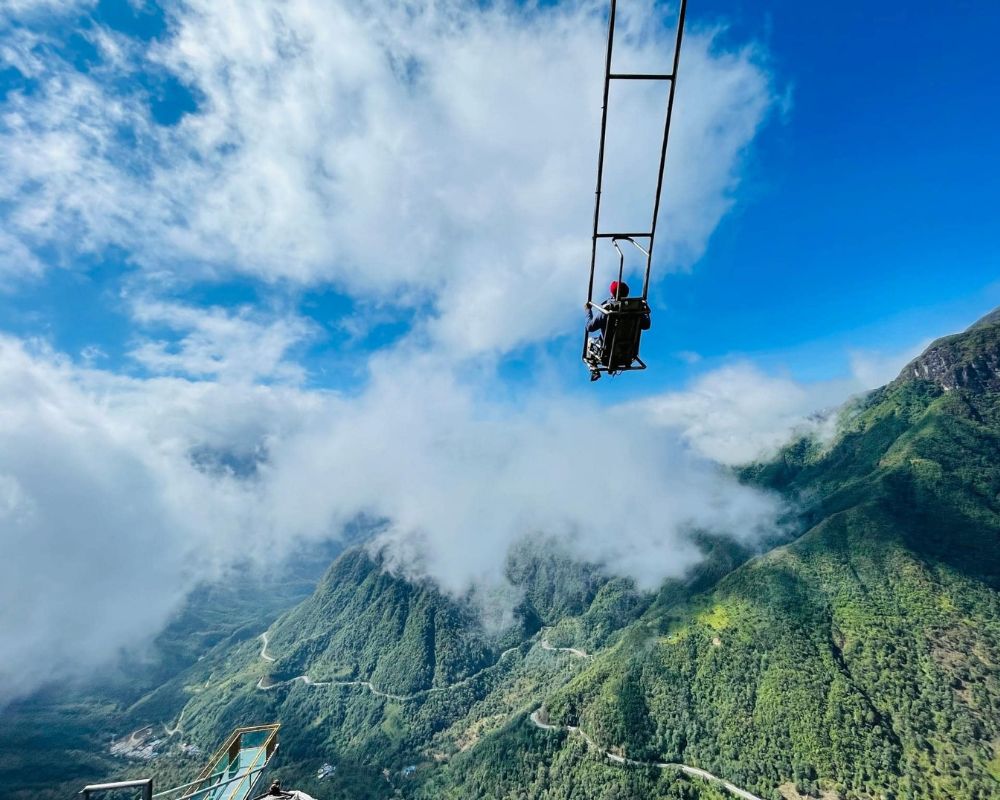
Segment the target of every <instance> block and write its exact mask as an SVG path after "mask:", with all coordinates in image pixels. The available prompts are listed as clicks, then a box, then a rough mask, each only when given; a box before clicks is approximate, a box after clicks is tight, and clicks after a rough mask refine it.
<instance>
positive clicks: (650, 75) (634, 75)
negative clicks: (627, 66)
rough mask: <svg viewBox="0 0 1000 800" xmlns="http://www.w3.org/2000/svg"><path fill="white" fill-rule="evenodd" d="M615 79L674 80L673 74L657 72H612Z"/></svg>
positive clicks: (610, 76) (612, 77)
mask: <svg viewBox="0 0 1000 800" xmlns="http://www.w3.org/2000/svg"><path fill="white" fill-rule="evenodd" d="M608 77H609V78H611V80H613V81H672V80H673V79H674V76H673V75H667V74H666V73H662V74H660V73H655V72H612V73H611V74H610V75H609V76H608Z"/></svg>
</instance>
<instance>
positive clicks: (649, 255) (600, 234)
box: [584, 0, 687, 354]
mask: <svg viewBox="0 0 1000 800" xmlns="http://www.w3.org/2000/svg"><path fill="white" fill-rule="evenodd" d="M617 6H618V3H617V0H611V10H610V13H609V15H608V47H607V53H606V55H605V60H604V101H603V105H602V106H601V136H600V144H599V145H598V150H597V189H596V191H595V193H594V228H593V236H592V239H591V248H590V282H589V284H588V286H587V303H588V305H589V306H591V307H596V304H595V303H594V276H595V273H596V269H597V243H598V240H600V239H611V240H612V243H613V244H614V245H615V248H616V249H618V252H619V254H620V255H621V250H620V249H619V248H618V245H617V244H616V242H617V241H619V240H625V241H630V242H632V244H634V245H635V246H636V247H638V248H639V250H640V251H641V252H642V253H643V255H644V256H645V257H646V269H645V273H644V276H643V282H642V299H643V300H644V301H645V300H647V299H648V296H649V275H650V270H651V268H652V264H653V246H654V243H655V241H656V224H657V217H658V216H659V213H660V202H661V200H662V196H663V172H664V167H665V166H666V161H667V144H668V142H669V140H670V123H671V121H672V119H673V112H674V95H675V91H676V87H677V70H678V67H679V65H680V57H681V44H682V42H683V38H684V22H685V18H686V16H687V0H680V7H679V9H678V13H677V31H676V35H675V39H674V54H673V65H672V67H671V72H669V73H624V72H612V71H611V61H612V55H613V51H614V42H615V17H616V14H617ZM615 80H627V81H659V82H664V83H666V84H667V87H668V89H667V108H666V113H665V115H664V122H663V139H662V141H661V145H660V161H659V167H658V169H657V173H656V194H655V197H654V200H653V216H652V219H651V221H650V225H649V230H648V231H621V232H616V231H601V230H600V220H601V191H602V188H603V183H604V155H605V144H606V142H607V129H608V98H609V95H610V92H611V81H615ZM636 239H644V240H647V242H648V246H647V247H642V246H641V245H639V243H638V242H636V241H635V240H636ZM622 260H624V256H623V255H622ZM622 271H623V267H622V266H620V267H619V275H618V279H619V281H621V278H622ZM584 353H585V354H586V342H584Z"/></svg>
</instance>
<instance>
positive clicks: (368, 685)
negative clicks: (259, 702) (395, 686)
mask: <svg viewBox="0 0 1000 800" xmlns="http://www.w3.org/2000/svg"><path fill="white" fill-rule="evenodd" d="M260 638H262V639H263V640H264V646H263V647H262V648H261V650H260V657H261V658H262V659H264V660H265V661H270V662H274V661H275V660H276V659H275V658H273V657H272V656H270V655H266V654H265V651H266V650H267V634H266V633H263V634H261V636H260ZM518 649H519V648H517V647H508V648H507V649H506V650H504V651H503V652H502V653H501V654H500V655H499V656H498V657H497V660H496V661H494V662H493V663H492V664H490V665H489V666H487V667H483V668H482V669H481V670H479V671H478V672H474V673H473V674H472V675H469V676H468V677H466V678H462V680H460V681H456V682H455V683H452V684H449V685H448V686H435V687H432V688H430V689H420V690H419V691H416V692H413V694H392V693H391V692H383V691H382V690H381V689H378V688H376V687H375V686H374V685H373V684H372V682H371V681H314V680H313V679H312V678H310V677H309V676H308V675H296V676H295V677H294V678H289V679H288V680H286V681H276V682H275V683H268V684H265V683H264V681H265V678H263V677H262V678H260V680H258V681H257V688H258V689H260V690H261V691H264V692H266V691H269V690H271V689H276V688H277V687H279V686H286V685H287V684H290V683H295V682H296V681H299V682H300V683H302V684H304V685H305V686H361V687H364V688H365V689H367V690H368V691H369V692H371V693H372V694H373V695H375V696H376V697H384V698H386V699H387V700H396V701H398V702H401V703H402V702H406V701H408V700H416V699H417V698H418V697H426V696H427V695H431V694H437V693H439V692H447V691H450V690H452V689H456V688H458V687H459V686H462V685H464V684H466V683H469V682H471V681H474V680H475V679H476V678H478V677H479V676H480V675H482V674H483V673H484V672H486V670H488V669H493V667H495V666H497V664H499V663H500V662H501V661H503V660H504V659H505V658H506V657H507V656H508V655H510V654H511V653H513V652H515V651H516V650H518ZM546 649H553V648H546Z"/></svg>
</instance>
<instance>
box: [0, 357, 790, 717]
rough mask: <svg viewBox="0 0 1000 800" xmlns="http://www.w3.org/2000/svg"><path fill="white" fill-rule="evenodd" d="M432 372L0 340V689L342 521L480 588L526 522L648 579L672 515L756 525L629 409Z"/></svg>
mask: <svg viewBox="0 0 1000 800" xmlns="http://www.w3.org/2000/svg"><path fill="white" fill-rule="evenodd" d="M433 367H435V365H434V364H432V363H429V362H428V363H424V362H422V361H421V360H420V359H419V358H415V359H411V360H407V363H405V364H404V363H401V362H400V361H398V360H397V359H396V357H390V358H386V359H384V360H381V361H379V363H377V364H376V366H375V367H374V372H373V376H372V380H371V383H370V386H369V388H368V389H367V390H366V391H365V392H364V393H363V394H362V395H361V396H359V397H355V398H351V399H348V398H345V397H341V396H337V395H334V394H328V393H319V392H308V391H303V390H295V389H287V388H284V389H283V388H267V387H262V386H251V385H247V384H242V385H224V384H214V383H205V382H202V383H197V382H189V381H186V380H179V379H154V380H147V381H136V380H130V379H123V378H120V377H115V376H113V375H109V374H105V373H100V372H95V371H91V370H83V369H80V368H77V367H74V366H72V365H70V364H69V363H67V362H65V361H63V360H61V359H59V358H58V357H57V356H55V355H54V354H52V353H49V352H44V351H43V352H40V353H38V352H36V353H30V352H28V351H27V350H26V349H25V347H24V346H23V345H21V344H20V343H18V342H16V341H13V340H9V339H5V340H2V341H0V383H2V385H4V386H7V387H11V388H12V391H8V392H6V393H5V394H4V395H3V397H2V399H0V520H2V522H0V530H2V536H3V542H2V547H3V552H4V558H3V559H2V560H0V608H3V609H4V617H3V625H2V631H3V636H2V637H0V665H2V666H0V686H3V687H4V693H5V695H6V696H8V697H9V696H11V695H13V694H19V693H22V692H24V691H27V690H30V689H31V688H34V687H35V686H37V685H39V683H40V682H43V681H45V680H49V679H57V678H59V677H61V676H65V675H71V674H76V673H78V672H80V671H83V670H86V669H90V668H94V667H97V666H99V665H100V664H102V663H104V662H107V661H109V660H111V659H113V658H114V657H115V655H116V654H117V652H118V649H119V648H120V647H123V646H126V645H135V644H137V643H142V642H143V641H145V640H146V639H148V637H150V636H151V635H153V634H155V632H156V631H157V630H158V629H159V628H160V626H161V625H162V624H163V622H164V620H165V619H166V618H167V616H168V615H169V613H170V611H171V610H172V609H173V608H174V607H175V606H176V604H177V602H178V601H179V599H180V598H181V597H182V596H183V594H184V593H185V592H186V591H187V590H189V589H190V588H191V587H192V585H193V583H194V582H195V581H197V580H199V579H204V578H206V577H211V576H212V575H214V574H217V573H219V572H221V571H222V569H223V568H224V567H225V565H226V564H228V563H229V562H230V561H231V560H232V558H233V554H234V553H238V554H239V555H241V556H247V555H249V556H251V557H257V558H276V557H278V556H280V554H281V552H282V550H283V548H285V547H289V546H291V545H292V543H294V542H296V541H301V540H303V539H309V538H320V537H327V536H331V535H337V534H338V533H339V531H340V530H341V528H342V526H343V525H344V524H345V523H347V522H349V521H351V520H352V519H354V518H356V517H357V516H358V515H361V514H365V515H370V516H374V517H378V518H387V519H389V520H391V527H390V529H389V530H388V531H387V532H385V533H384V534H383V539H382V544H383V545H385V546H386V547H387V552H388V553H389V556H390V559H391V560H392V561H393V563H394V565H395V566H396V567H397V568H399V569H401V570H404V571H406V572H408V573H410V574H419V575H429V576H431V577H433V578H435V579H436V580H437V581H439V582H440V583H441V585H442V586H443V587H445V588H446V589H448V590H451V591H455V592H462V591H465V590H466V589H468V588H469V587H471V586H473V585H483V584H486V585H490V584H496V583H497V582H499V581H501V580H502V575H501V571H502V567H503V563H504V559H505V556H506V553H507V550H508V547H509V546H510V544H511V543H512V542H513V541H514V540H516V539H517V538H519V537H521V536H524V535H531V534H533V533H538V534H540V535H541V534H546V535H560V534H568V536H567V538H568V540H569V541H572V542H573V547H574V552H575V553H576V554H577V555H578V556H580V557H583V558H588V559H593V560H596V561H599V562H601V563H603V564H605V565H606V568H607V569H608V570H609V571H611V572H615V573H620V574H627V575H632V576H635V577H636V579H637V580H639V582H640V583H641V584H642V585H644V586H646V587H652V586H654V585H656V583H657V582H658V581H660V580H662V579H663V578H664V577H666V576H669V575H677V574H680V573H681V572H682V571H683V570H684V569H685V568H686V567H687V566H689V565H691V564H692V563H693V562H694V561H695V560H696V559H697V557H698V556H697V553H696V551H695V550H694V548H693V547H692V545H691V544H690V542H689V541H688V540H687V538H686V536H687V534H689V533H690V532H691V531H692V530H694V529H704V530H710V531H715V532H719V533H724V534H730V535H734V536H739V537H746V538H751V537H754V536H756V535H757V534H759V533H760V531H761V530H762V529H766V528H767V527H768V526H770V525H771V524H772V523H773V519H774V517H775V514H776V512H777V507H776V502H775V501H774V500H773V499H772V498H769V497H767V496H765V495H762V494H760V493H758V492H755V491H753V490H751V489H748V488H746V487H742V486H740V485H738V484H736V483H735V482H734V481H733V480H732V478H731V477H728V476H727V475H726V474H725V473H723V472H721V471H720V470H719V469H718V468H717V467H715V466H714V465H713V464H712V463H711V462H708V461H704V460H701V459H698V458H696V457H693V456H691V455H689V454H688V453H687V452H686V451H685V450H684V449H683V448H681V447H679V446H678V444H677V442H676V440H675V438H674V436H673V434H672V433H670V432H668V431H665V430H664V429H663V428H662V427H660V426H658V425H657V424H655V423H651V422H649V421H648V420H646V419H644V418H642V417H637V416H634V415H628V414H625V413H621V412H616V411H614V410H612V411H610V412H609V411H607V410H602V409H601V408H599V407H598V406H596V405H594V404H591V403H588V402H580V401H577V400H572V399H570V398H567V397H564V396H559V395H551V396H538V397H535V398H534V399H532V400H530V401H529V402H528V404H527V405H526V406H524V407H521V408H519V409H518V410H517V411H516V412H514V411H512V410H511V409H510V408H506V407H504V406H502V405H499V404H496V403H493V402H491V401H490V400H489V399H487V398H485V397H484V396H483V391H482V388H481V387H476V386H470V385H463V384H462V383H461V382H460V381H458V380H457V379H455V378H454V377H451V376H449V375H448V373H447V372H444V371H437V370H434V369H433ZM428 375H431V376H432V377H430V378H429V377H428ZM435 375H437V376H438V377H433V376H435ZM609 430H614V431H615V435H614V436H609V435H606V434H607V431H609ZM234 464H235V465H238V466H235V467H234V466H233V465H234Z"/></svg>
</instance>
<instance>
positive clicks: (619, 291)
mask: <svg viewBox="0 0 1000 800" xmlns="http://www.w3.org/2000/svg"><path fill="white" fill-rule="evenodd" d="M608 290H609V291H610V292H611V296H612V297H615V298H623V297H628V284H627V283H625V281H622V282H621V283H619V282H618V281H611V286H609V287H608Z"/></svg>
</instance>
